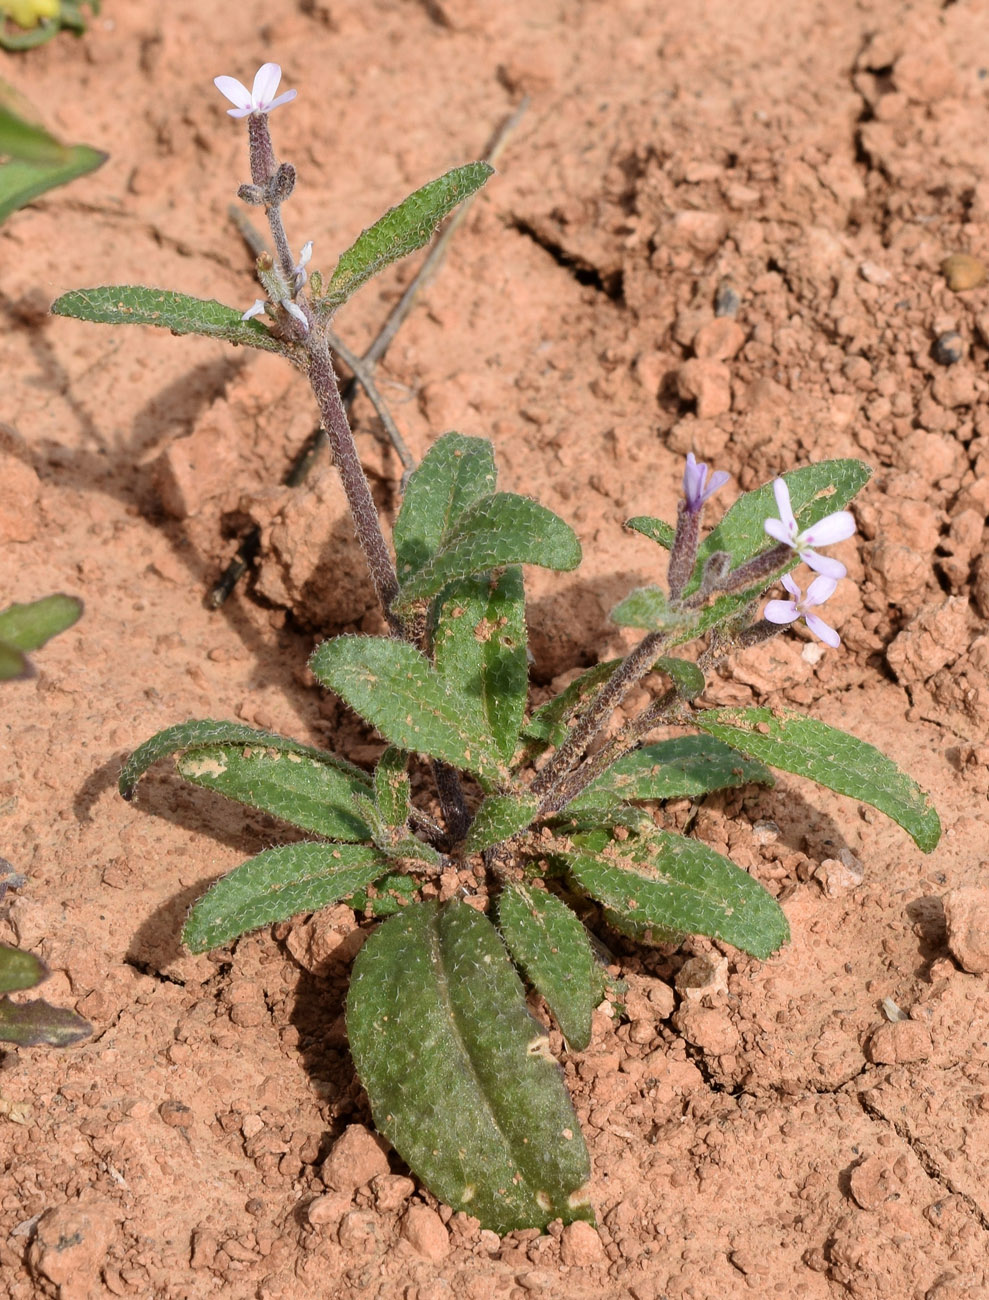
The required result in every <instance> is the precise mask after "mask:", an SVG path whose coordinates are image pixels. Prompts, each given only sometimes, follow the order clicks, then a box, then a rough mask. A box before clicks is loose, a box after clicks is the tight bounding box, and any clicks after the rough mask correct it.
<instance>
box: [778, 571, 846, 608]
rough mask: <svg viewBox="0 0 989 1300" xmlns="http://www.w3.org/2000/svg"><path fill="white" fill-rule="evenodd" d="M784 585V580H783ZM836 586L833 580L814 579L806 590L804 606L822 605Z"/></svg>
mask: <svg viewBox="0 0 989 1300" xmlns="http://www.w3.org/2000/svg"><path fill="white" fill-rule="evenodd" d="M783 582H784V585H785V583H786V578H784V579H783ZM837 586H838V584H837V582H836V581H835V580H834V578H815V579H814V581H813V582H812V583H811V584H810V586H809V587H808V588H807V598H806V600H805V601H804V604H805V605H808V606H810V605H823V604H824V602H825V601H826V600H830V599H831V597H832V596H833V595H834V593H835V588H836V587H837Z"/></svg>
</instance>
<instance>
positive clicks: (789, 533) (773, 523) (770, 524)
mask: <svg viewBox="0 0 989 1300" xmlns="http://www.w3.org/2000/svg"><path fill="white" fill-rule="evenodd" d="M763 528H765V530H766V532H767V533H768V534H769V536H770V537H775V538H776V540H777V541H778V542H782V543H783V545H784V546H792V545H793V543H794V540H795V538H794V530H793V529H792V528H787V526H786V524H785V523H784V522H783V520H782V519H767V520H766V522H765V523H764V524H763Z"/></svg>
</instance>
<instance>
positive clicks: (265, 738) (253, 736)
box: [118, 718, 369, 799]
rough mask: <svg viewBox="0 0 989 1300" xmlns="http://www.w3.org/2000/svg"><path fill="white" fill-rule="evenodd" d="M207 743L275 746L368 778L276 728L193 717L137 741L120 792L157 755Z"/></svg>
mask: <svg viewBox="0 0 989 1300" xmlns="http://www.w3.org/2000/svg"><path fill="white" fill-rule="evenodd" d="M209 745H250V746H251V747H252V748H253V747H256V748H258V749H273V750H277V751H278V753H281V754H302V755H306V756H308V757H309V758H314V759H316V760H317V761H318V762H320V763H325V764H327V765H328V766H330V767H335V768H336V769H337V770H338V771H340V772H345V773H348V774H349V775H350V776H351V777H353V778H355V779H356V780H363V781H365V782H367V777H366V776H365V774H364V773H363V772H362V771H361V769H360V768H359V767H355V766H354V764H353V763H348V762H347V761H346V760H345V759H342V758H337V756H336V755H335V754H330V753H328V752H327V751H326V750H325V749H315V748H314V747H313V746H312V745H303V744H302V742H301V741H298V740H291V739H289V737H288V736H279V735H278V733H277V732H275V731H261V730H259V729H258V728H257V727H248V726H245V725H244V723H242V722H221V721H217V720H216V719H215V718H196V719H193V720H192V721H190V722H178V723H176V724H175V726H172V727H166V728H165V729H164V731H158V732H156V733H155V735H153V736H152V737H151V739H150V740H146V741H145V742H144V744H143V745H139V746H138V747H137V749H135V750H134V752H133V754H131V756H130V758H128V760H127V762H126V763H125V764H124V766H123V769H122V771H121V773H120V779H119V781H118V786H119V789H120V793H121V794H122V795H123V796H124V798H125V799H130V798H131V797H132V796H133V794H134V789H135V787H136V785H137V783H138V781H139V780H140V779H141V777H142V776H143V775H144V773H145V772H146V771H147V770H148V768H149V767H150V766H151V765H152V763H157V761H158V760H159V759H160V758H166V757H167V756H168V755H169V754H180V753H183V752H184V751H185V750H187V749H195V748H197V747H199V748H202V747H205V746H209ZM368 784H369V783H368Z"/></svg>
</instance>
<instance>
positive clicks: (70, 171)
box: [0, 16, 109, 222]
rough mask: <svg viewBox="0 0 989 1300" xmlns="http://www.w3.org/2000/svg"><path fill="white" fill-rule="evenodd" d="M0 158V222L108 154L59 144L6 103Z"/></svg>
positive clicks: (0, 121)
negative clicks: (0, 160) (0, 161)
mask: <svg viewBox="0 0 989 1300" xmlns="http://www.w3.org/2000/svg"><path fill="white" fill-rule="evenodd" d="M0 27H2V16H0ZM25 35H30V33H25ZM0 95H2V98H3V99H5V100H6V99H9V98H10V96H9V95H8V94H6V93H5V92H3V91H2V89H0ZM0 157H3V158H5V159H6V161H4V162H3V163H0V222H2V221H4V220H6V218H7V217H9V216H10V214H11V213H12V212H13V211H15V210H16V209H17V208H22V207H24V205H25V204H26V203H30V202H31V200H32V199H36V198H38V196H39V195H41V194H44V193H45V192H46V191H47V190H50V189H53V188H54V187H55V186H56V185H65V184H67V182H69V181H73V180H75V179H76V177H78V176H85V175H86V173H87V172H91V171H95V170H96V168H97V167H99V166H101V165H102V164H103V163H105V162H106V160H107V158H108V157H109V155H108V154H105V153H101V152H100V150H98V149H90V148H89V146H88V145H84V144H78V145H64V144H60V143H59V142H58V140H56V139H55V137H54V136H52V135H49V133H48V132H47V131H46V130H45V129H44V127H41V126H38V125H36V124H35V123H33V122H28V121H27V120H25V118H24V117H22V116H21V114H20V113H17V112H15V111H14V110H13V108H12V107H11V106H10V105H9V104H7V103H0Z"/></svg>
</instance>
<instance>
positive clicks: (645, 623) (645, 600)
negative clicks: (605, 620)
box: [610, 587, 690, 632]
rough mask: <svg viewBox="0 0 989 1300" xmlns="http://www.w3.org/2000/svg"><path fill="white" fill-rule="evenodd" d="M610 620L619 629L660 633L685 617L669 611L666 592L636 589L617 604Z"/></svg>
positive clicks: (643, 588) (652, 589) (656, 589)
mask: <svg viewBox="0 0 989 1300" xmlns="http://www.w3.org/2000/svg"><path fill="white" fill-rule="evenodd" d="M686 617H688V618H689V617H690V615H689V614H688V615H687V616H686ZM610 618H611V621H612V623H617V624H618V626H619V627H641V628H645V629H646V630H647V631H649V632H661V631H664V630H665V629H667V628H672V627H675V626H676V624H677V623H678V622H683V621H684V618H685V616H684V614H683V613H680V612H678V611H675V610H671V609H670V604H669V601H668V599H667V596H666V592H665V591H663V590H662V589H661V588H659V587H636V588H635V590H634V591H630V592H629V593H628V595H627V596H626V597H625V599H624V600H620V601H619V602H618V604H617V605H616V606H615V608H614V609H613V610H612V611H611V614H610Z"/></svg>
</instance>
